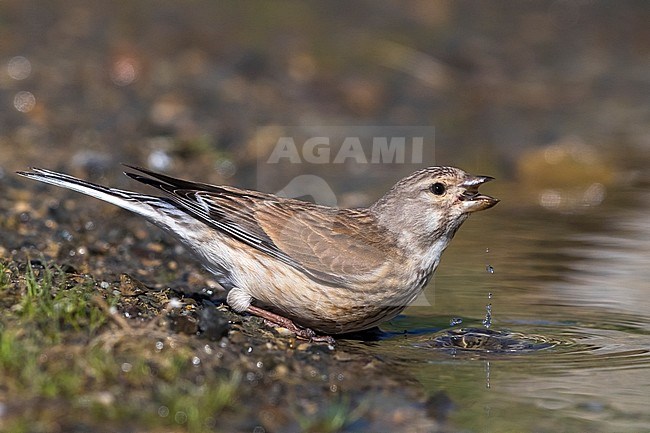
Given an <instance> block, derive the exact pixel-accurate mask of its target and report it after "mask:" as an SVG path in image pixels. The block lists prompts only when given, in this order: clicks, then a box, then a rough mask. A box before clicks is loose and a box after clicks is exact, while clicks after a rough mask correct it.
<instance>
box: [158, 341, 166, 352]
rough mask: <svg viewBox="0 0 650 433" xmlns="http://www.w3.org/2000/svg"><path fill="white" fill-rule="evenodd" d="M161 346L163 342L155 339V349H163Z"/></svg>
mask: <svg viewBox="0 0 650 433" xmlns="http://www.w3.org/2000/svg"><path fill="white" fill-rule="evenodd" d="M163 347H165V343H163V342H162V341H160V340H159V341H156V350H157V351H158V352H160V351H161V350H163Z"/></svg>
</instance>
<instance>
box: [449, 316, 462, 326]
mask: <svg viewBox="0 0 650 433" xmlns="http://www.w3.org/2000/svg"><path fill="white" fill-rule="evenodd" d="M461 323H463V319H461V318H460V317H452V318H451V320H450V321H449V326H456V325H460V324H461Z"/></svg>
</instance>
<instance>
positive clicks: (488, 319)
mask: <svg viewBox="0 0 650 433" xmlns="http://www.w3.org/2000/svg"><path fill="white" fill-rule="evenodd" d="M483 326H485V327H486V328H489V327H490V326H492V304H487V305H486V306H485V319H483Z"/></svg>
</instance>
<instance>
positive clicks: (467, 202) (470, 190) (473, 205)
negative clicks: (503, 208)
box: [459, 176, 499, 212]
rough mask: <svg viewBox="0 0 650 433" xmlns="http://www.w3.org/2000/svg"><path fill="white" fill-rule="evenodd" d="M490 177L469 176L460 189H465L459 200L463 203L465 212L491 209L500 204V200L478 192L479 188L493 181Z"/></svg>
mask: <svg viewBox="0 0 650 433" xmlns="http://www.w3.org/2000/svg"><path fill="white" fill-rule="evenodd" d="M493 179H494V178H493V177H490V176H468V177H467V178H466V179H465V180H464V181H463V182H462V183H461V184H460V187H461V188H463V189H464V191H463V193H462V194H461V195H460V197H459V200H460V201H462V202H463V206H464V208H465V212H476V211H479V210H484V209H489V208H491V207H492V206H494V205H495V204H497V203H499V199H497V198H494V197H490V196H489V195H485V194H481V193H480V192H478V187H479V186H481V185H483V184H484V183H485V182H489V181H491V180H493Z"/></svg>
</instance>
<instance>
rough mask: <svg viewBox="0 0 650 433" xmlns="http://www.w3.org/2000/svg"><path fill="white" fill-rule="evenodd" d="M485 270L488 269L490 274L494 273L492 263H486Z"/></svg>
mask: <svg viewBox="0 0 650 433" xmlns="http://www.w3.org/2000/svg"><path fill="white" fill-rule="evenodd" d="M485 270H486V271H487V273H488V274H493V273H494V268H493V267H492V266H490V265H485Z"/></svg>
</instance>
